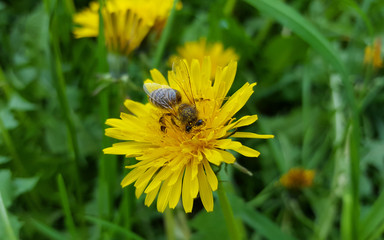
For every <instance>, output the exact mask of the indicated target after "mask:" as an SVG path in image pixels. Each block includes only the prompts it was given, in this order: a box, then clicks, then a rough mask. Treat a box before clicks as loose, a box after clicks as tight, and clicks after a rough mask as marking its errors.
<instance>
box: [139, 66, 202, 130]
mask: <svg viewBox="0 0 384 240" xmlns="http://www.w3.org/2000/svg"><path fill="white" fill-rule="evenodd" d="M172 74H174V79H175V81H176V84H177V85H178V87H179V89H181V91H183V93H184V95H185V96H186V98H187V99H186V100H187V102H188V103H185V102H183V99H182V95H181V93H180V92H179V91H178V90H176V89H174V88H171V87H169V86H168V85H162V84H158V83H145V84H144V86H143V88H144V91H145V93H146V94H147V95H148V100H149V102H150V103H152V104H153V105H154V106H155V107H157V108H160V109H162V110H165V111H166V113H164V114H163V115H162V116H161V117H160V119H159V123H160V130H161V131H162V132H166V116H170V117H171V122H172V124H173V125H175V126H177V127H180V126H179V124H177V123H176V121H175V119H177V120H178V122H179V123H180V124H181V125H182V127H183V128H184V130H185V131H186V132H188V133H189V132H190V131H191V130H192V129H193V128H194V127H197V126H201V125H202V124H203V123H204V121H203V120H202V119H199V112H198V111H197V109H196V103H195V98H194V96H193V92H192V88H191V78H190V76H189V72H188V68H187V66H186V63H185V62H184V61H182V60H179V61H176V62H174V64H173V67H172ZM182 76H184V77H185V76H186V79H182Z"/></svg>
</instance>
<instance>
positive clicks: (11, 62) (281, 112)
mask: <svg viewBox="0 0 384 240" xmlns="http://www.w3.org/2000/svg"><path fill="white" fill-rule="evenodd" d="M88 3H89V1H85V0H83V1H74V2H72V1H71V0H45V1H27V0H19V1H0V132H1V136H0V194H1V195H0V219H1V220H0V239H19V238H20V239H222V240H224V239H229V237H228V231H227V228H226V225H225V222H224V219H223V214H222V212H221V210H220V207H219V203H218V202H216V201H215V210H214V212H213V213H207V212H205V210H204V208H203V207H202V206H201V203H200V201H196V202H195V208H194V209H193V213H191V214H188V215H186V214H185V213H184V212H183V211H182V210H180V209H176V210H175V211H174V212H172V213H170V214H171V216H172V218H173V222H172V224H171V227H172V228H171V230H169V231H168V232H167V231H166V230H165V229H166V228H165V225H164V219H163V218H164V216H163V214H160V213H158V212H157V211H156V207H155V206H151V207H150V208H148V207H146V206H144V204H143V199H142V198H140V199H139V200H136V199H135V197H134V194H133V186H129V187H127V188H125V189H121V187H120V181H121V180H122V178H123V176H124V175H125V174H126V173H127V172H126V171H125V169H124V167H123V166H124V165H127V164H132V163H133V162H134V160H133V159H123V158H120V157H115V156H104V155H103V154H102V149H103V148H105V147H108V146H110V145H111V144H112V142H113V141H112V140H111V139H108V138H106V137H104V136H103V135H104V129H105V125H104V122H105V120H106V119H107V118H111V117H119V112H120V111H121V110H122V103H123V99H124V98H128V97H129V98H131V99H134V100H137V101H147V100H146V97H145V94H144V92H143V91H142V88H141V86H142V82H143V80H145V79H146V78H148V77H149V70H150V69H152V68H153V67H155V65H156V67H157V68H158V69H159V70H160V71H161V72H162V73H163V74H165V73H166V71H167V70H168V69H169V65H168V64H167V61H168V60H167V59H168V57H169V56H171V55H172V54H175V52H176V49H177V47H178V46H181V45H183V44H184V43H185V42H187V41H196V40H199V39H200V38H201V37H206V38H207V40H208V41H211V42H216V41H219V42H222V43H223V44H224V46H226V47H231V48H233V49H234V50H235V51H236V52H237V53H238V55H239V56H240V59H239V66H238V70H237V76H236V80H235V83H234V85H233V87H232V89H231V91H232V92H234V91H235V90H237V89H238V88H239V87H240V86H242V85H243V84H244V83H245V82H247V81H248V82H255V81H256V82H258V85H257V86H256V87H255V89H254V90H255V93H254V95H253V96H252V97H251V99H250V101H249V102H248V103H247V105H246V107H245V108H244V109H243V110H242V111H241V112H239V113H238V116H243V115H247V114H259V119H260V120H259V121H257V122H256V123H255V124H253V126H252V127H249V128H248V129H247V130H250V131H253V132H257V133H263V134H274V135H275V139H270V140H245V141H243V143H244V144H245V145H247V146H250V147H253V148H255V149H258V150H259V151H260V152H261V156H260V157H259V158H257V159H252V158H246V157H243V156H237V157H238V160H237V161H238V162H239V163H240V164H241V165H243V166H245V167H246V168H247V169H248V170H249V171H250V172H252V173H253V176H248V175H246V174H244V173H242V172H240V171H238V170H236V169H234V168H233V167H232V166H227V167H223V168H222V170H221V172H220V174H222V175H223V179H225V181H224V185H225V187H226V189H227V193H228V197H229V199H230V203H231V205H232V208H233V211H234V215H235V217H236V218H237V219H238V225H239V228H240V229H241V232H242V236H243V238H244V239H381V238H383V237H384V235H383V232H384V207H383V206H384V193H383V188H384V178H383V174H384V151H383V147H384V121H383V119H384V111H383V110H382V106H383V104H384V94H383V86H384V78H383V68H382V67H378V66H374V65H373V63H372V62H369V61H368V62H367V61H366V62H365V63H364V53H365V48H366V47H367V46H373V44H374V42H375V41H376V42H378V43H381V42H382V37H383V36H384V35H383V33H384V25H383V19H384V2H383V1H381V0H361V1H353V0H342V1H326V0H313V1H304V0H290V1H278V0H246V1H235V0H228V1H225V0H213V1H203V0H196V1H183V8H182V9H181V10H178V11H175V12H174V14H175V15H174V19H173V21H169V22H168V23H167V24H169V26H167V27H169V28H170V32H169V34H167V35H161V36H160V40H159V37H158V36H156V34H154V33H152V34H149V36H147V37H146V38H145V40H144V41H143V43H142V44H141V45H140V47H139V48H138V49H137V50H135V51H134V52H133V53H132V54H131V55H130V56H129V58H128V60H127V61H126V62H125V63H124V67H125V68H126V69H127V71H126V73H127V74H126V75H122V76H117V78H114V77H116V76H111V75H109V71H108V69H109V66H108V62H107V58H106V56H107V55H106V48H105V46H104V44H103V43H102V41H101V40H100V38H99V39H91V38H84V39H75V38H74V37H73V34H72V30H73V27H74V26H73V23H72V15H73V14H74V13H75V12H76V11H79V10H81V9H83V8H84V7H86V6H88ZM163 47H164V51H163V52H161V51H159V50H158V49H159V48H163ZM376 50H377V49H376ZM377 51H379V52H378V55H379V56H380V55H383V54H382V52H381V49H379V50H377ZM154 59H158V60H159V63H154V61H155V60H154ZM297 166H300V167H303V168H305V169H313V170H315V172H316V176H315V179H314V183H313V185H312V186H311V187H309V188H306V189H299V190H289V189H286V188H284V187H283V186H281V185H280V184H279V178H280V177H281V176H282V175H283V174H284V173H286V172H287V171H288V170H289V169H291V168H293V167H297ZM215 196H216V195H215ZM168 226H169V225H168Z"/></svg>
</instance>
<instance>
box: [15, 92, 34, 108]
mask: <svg viewBox="0 0 384 240" xmlns="http://www.w3.org/2000/svg"><path fill="white" fill-rule="evenodd" d="M9 108H10V109H14V110H22V111H30V110H35V109H36V105H35V104H33V103H30V102H28V101H27V100H25V99H24V98H22V97H21V96H20V95H18V94H13V95H12V96H11V99H10V100H9Z"/></svg>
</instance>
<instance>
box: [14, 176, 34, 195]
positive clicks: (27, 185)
mask: <svg viewBox="0 0 384 240" xmlns="http://www.w3.org/2000/svg"><path fill="white" fill-rule="evenodd" d="M37 181H39V177H31V178H16V179H15V180H13V184H12V185H13V191H14V193H13V195H14V197H17V196H19V195H20V194H23V193H25V192H28V191H31V190H32V189H33V188H34V187H35V186H36V183H37Z"/></svg>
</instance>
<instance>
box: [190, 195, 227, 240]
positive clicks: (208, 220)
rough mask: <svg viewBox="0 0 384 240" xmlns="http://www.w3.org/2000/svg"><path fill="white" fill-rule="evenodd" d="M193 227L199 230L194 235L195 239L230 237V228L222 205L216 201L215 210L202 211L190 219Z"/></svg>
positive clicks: (222, 238) (223, 239)
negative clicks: (225, 219)
mask: <svg viewBox="0 0 384 240" xmlns="http://www.w3.org/2000/svg"><path fill="white" fill-rule="evenodd" d="M190 224H191V226H192V228H194V229H195V230H197V232H196V233H195V234H193V236H192V240H194V239H221V240H226V239H229V236H228V230H227V229H226V224H225V221H224V215H223V212H222V210H221V207H220V206H219V204H218V203H217V202H216V203H215V209H214V211H213V212H210V213H207V212H206V211H201V212H200V213H199V214H198V215H197V216H196V217H194V218H193V219H192V221H190Z"/></svg>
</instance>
